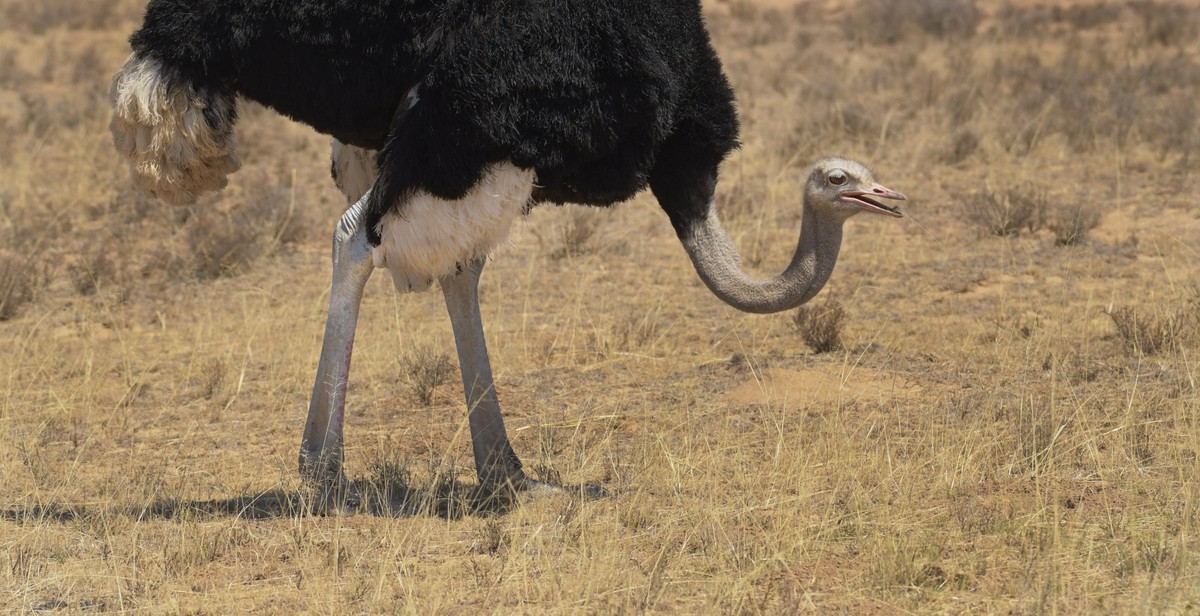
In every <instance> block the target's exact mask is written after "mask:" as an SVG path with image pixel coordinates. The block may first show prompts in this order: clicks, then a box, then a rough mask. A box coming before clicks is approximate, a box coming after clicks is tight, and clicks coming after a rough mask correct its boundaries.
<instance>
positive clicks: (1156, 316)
mask: <svg viewBox="0 0 1200 616" xmlns="http://www.w3.org/2000/svg"><path fill="white" fill-rule="evenodd" d="M1108 316H1109V318H1111V319H1112V322H1113V325H1115V326H1116V327H1117V334H1118V335H1119V336H1120V337H1121V340H1123V341H1124V342H1125V344H1126V345H1127V346H1129V348H1130V349H1132V350H1134V351H1136V352H1138V353H1142V354H1145V355H1154V354H1156V353H1158V352H1160V351H1164V350H1168V349H1170V348H1171V347H1173V346H1175V345H1177V344H1178V343H1179V342H1180V340H1181V338H1182V335H1183V332H1184V327H1185V325H1186V324H1187V320H1188V319H1187V316H1186V315H1185V314H1183V313H1182V312H1175V313H1171V312H1161V311H1155V310H1151V309H1146V308H1143V309H1141V310H1139V309H1137V308H1134V307H1131V306H1122V307H1120V308H1114V309H1112V310H1111V311H1109V312H1108Z"/></svg>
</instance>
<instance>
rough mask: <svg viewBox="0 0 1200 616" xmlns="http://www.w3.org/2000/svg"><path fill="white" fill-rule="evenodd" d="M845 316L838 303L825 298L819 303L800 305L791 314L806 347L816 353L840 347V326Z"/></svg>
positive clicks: (843, 309)
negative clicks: (822, 302) (823, 301)
mask: <svg viewBox="0 0 1200 616" xmlns="http://www.w3.org/2000/svg"><path fill="white" fill-rule="evenodd" d="M847 316H848V315H847V314H846V309H845V308H844V307H843V306H842V305H841V304H840V303H838V302H836V301H833V300H826V301H825V303H824V304H821V305H812V304H809V305H806V306H800V307H799V308H797V309H796V312H795V314H793V315H792V322H793V323H795V324H796V330H797V331H799V332H800V337H801V338H803V339H804V344H807V345H808V348H810V349H812V350H813V351H814V352H816V353H828V352H830V351H836V350H838V349H841V348H842V327H844V326H845V324H846V317H847Z"/></svg>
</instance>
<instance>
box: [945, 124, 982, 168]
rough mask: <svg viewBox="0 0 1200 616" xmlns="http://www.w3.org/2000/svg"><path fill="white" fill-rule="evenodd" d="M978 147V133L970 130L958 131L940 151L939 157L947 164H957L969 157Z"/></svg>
mask: <svg viewBox="0 0 1200 616" xmlns="http://www.w3.org/2000/svg"><path fill="white" fill-rule="evenodd" d="M978 149H979V135H976V134H975V133H973V132H971V131H959V132H957V133H955V135H954V138H953V139H952V140H951V141H950V144H949V146H948V147H947V148H946V150H945V151H944V152H943V153H942V156H941V159H942V162H943V163H945V164H947V165H957V164H958V163H961V162H963V161H965V160H966V159H968V158H970V156H971V155H972V154H974V153H975V151H976V150H978Z"/></svg>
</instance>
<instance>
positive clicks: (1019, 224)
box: [962, 185, 1046, 237]
mask: <svg viewBox="0 0 1200 616" xmlns="http://www.w3.org/2000/svg"><path fill="white" fill-rule="evenodd" d="M962 201H963V216H964V217H965V218H966V219H967V220H968V221H970V222H972V223H974V224H976V225H979V226H982V227H983V228H984V229H987V231H988V232H989V233H991V234H992V235H998V236H1000V237H1004V236H1009V235H1016V234H1018V233H1020V232H1021V231H1030V232H1032V231H1036V230H1037V229H1038V228H1039V227H1040V226H1041V225H1042V222H1043V221H1044V218H1045V212H1046V196H1045V193H1044V192H1043V191H1042V190H1040V189H1038V188H1036V187H1033V186H1029V185H1016V186H1010V187H1008V188H1006V189H1004V190H996V189H993V188H992V187H991V186H988V187H987V188H986V189H985V190H984V191H983V192H982V193H979V194H977V195H974V196H972V197H970V198H965V199H963V200H962Z"/></svg>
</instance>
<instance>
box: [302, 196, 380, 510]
mask: <svg viewBox="0 0 1200 616" xmlns="http://www.w3.org/2000/svg"><path fill="white" fill-rule="evenodd" d="M365 204H366V197H365V196H364V197H363V198H362V199H359V201H358V202H357V203H355V204H354V205H353V206H351V207H350V209H349V210H348V211H347V212H346V213H345V214H344V215H343V216H342V219H341V221H339V222H338V226H337V230H336V231H335V232H334V235H333V284H332V287H331V290H330V293H329V316H328V317H327V318H326V320H325V339H324V341H323V342H322V344H321V360H320V362H319V363H318V364H317V380H316V383H315V384H314V385H313V392H312V398H311V401H310V403H309V405H308V419H307V420H306V421H305V423H304V440H303V441H301V443H300V476H301V477H302V478H303V480H304V481H305V483H306V484H308V485H309V487H312V488H315V489H316V490H317V491H318V495H319V498H318V504H319V505H320V506H321V507H322V508H324V507H326V506H330V505H332V506H335V507H336V506H338V505H340V504H342V503H340V502H338V501H342V500H344V499H345V497H346V496H347V494H346V488H347V484H346V478H345V476H344V475H343V474H342V455H343V453H342V423H343V420H344V417H345V410H346V386H347V384H348V379H349V376H350V354H351V351H352V350H353V348H354V329H355V326H356V325H357V324H358V308H359V304H360V302H361V300H362V294H363V288H364V287H365V286H366V284H367V279H369V278H370V277H371V270H372V269H374V264H373V263H372V260H371V245H370V243H369V242H368V241H367V235H366V228H365V227H364V226H363V224H362V220H363V211H364V209H365Z"/></svg>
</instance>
